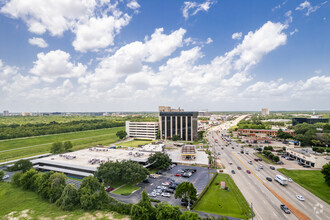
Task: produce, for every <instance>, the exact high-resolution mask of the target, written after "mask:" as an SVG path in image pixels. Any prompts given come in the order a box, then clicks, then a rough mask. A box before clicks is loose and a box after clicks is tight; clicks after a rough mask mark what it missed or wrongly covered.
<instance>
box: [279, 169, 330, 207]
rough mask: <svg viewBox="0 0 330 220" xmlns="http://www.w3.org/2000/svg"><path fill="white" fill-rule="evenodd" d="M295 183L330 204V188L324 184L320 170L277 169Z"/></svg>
mask: <svg viewBox="0 0 330 220" xmlns="http://www.w3.org/2000/svg"><path fill="white" fill-rule="evenodd" d="M277 170H278V171H280V172H281V173H283V174H284V175H286V176H287V177H290V178H291V179H292V180H293V181H295V182H296V183H298V184H299V185H301V186H302V187H304V188H305V189H307V190H308V191H310V192H311V193H313V194H314V195H316V196H317V197H319V198H320V199H322V200H324V201H325V202H327V203H328V204H330V186H328V185H327V184H326V183H325V182H324V178H323V174H322V173H321V171H319V170H287V169H284V168H280V169H277Z"/></svg>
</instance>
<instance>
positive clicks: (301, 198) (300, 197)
mask: <svg viewBox="0 0 330 220" xmlns="http://www.w3.org/2000/svg"><path fill="white" fill-rule="evenodd" d="M296 197H297V199H299V200H300V201H305V199H304V197H303V196H302V195H296Z"/></svg>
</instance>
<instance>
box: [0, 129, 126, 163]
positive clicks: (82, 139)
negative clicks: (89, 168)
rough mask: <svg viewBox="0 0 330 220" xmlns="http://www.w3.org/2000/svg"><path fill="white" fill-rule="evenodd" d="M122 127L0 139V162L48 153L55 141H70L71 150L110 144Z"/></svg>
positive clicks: (114, 140)
mask: <svg viewBox="0 0 330 220" xmlns="http://www.w3.org/2000/svg"><path fill="white" fill-rule="evenodd" d="M123 129H124V127H117V128H107V129H99V130H91V131H79V132H72V133H64V134H53V135H45V136H38V137H29V138H16V139H9V140H1V141H0V162H4V161H8V160H14V159H18V158H23V157H29V156H33V155H38V154H44V153H49V151H50V148H51V145H52V144H53V143H54V142H56V141H71V142H72V144H73V150H79V149H83V148H87V147H90V146H94V145H97V144H112V143H115V142H116V141H118V140H119V139H118V138H117V136H116V132H117V131H119V130H123Z"/></svg>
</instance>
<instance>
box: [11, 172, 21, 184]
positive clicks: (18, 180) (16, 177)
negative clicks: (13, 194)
mask: <svg viewBox="0 0 330 220" xmlns="http://www.w3.org/2000/svg"><path fill="white" fill-rule="evenodd" d="M22 175H23V174H22V173H21V172H17V173H15V174H14V175H13V176H12V178H11V183H12V184H13V185H15V186H21V177H22Z"/></svg>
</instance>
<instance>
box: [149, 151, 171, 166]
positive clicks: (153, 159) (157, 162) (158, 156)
mask: <svg viewBox="0 0 330 220" xmlns="http://www.w3.org/2000/svg"><path fill="white" fill-rule="evenodd" d="M148 163H150V164H152V167H155V168H159V169H165V168H167V167H169V166H170V165H171V164H172V160H171V158H170V157H169V156H168V155H167V154H163V153H161V152H156V153H154V154H152V155H150V156H149V158H148Z"/></svg>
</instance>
